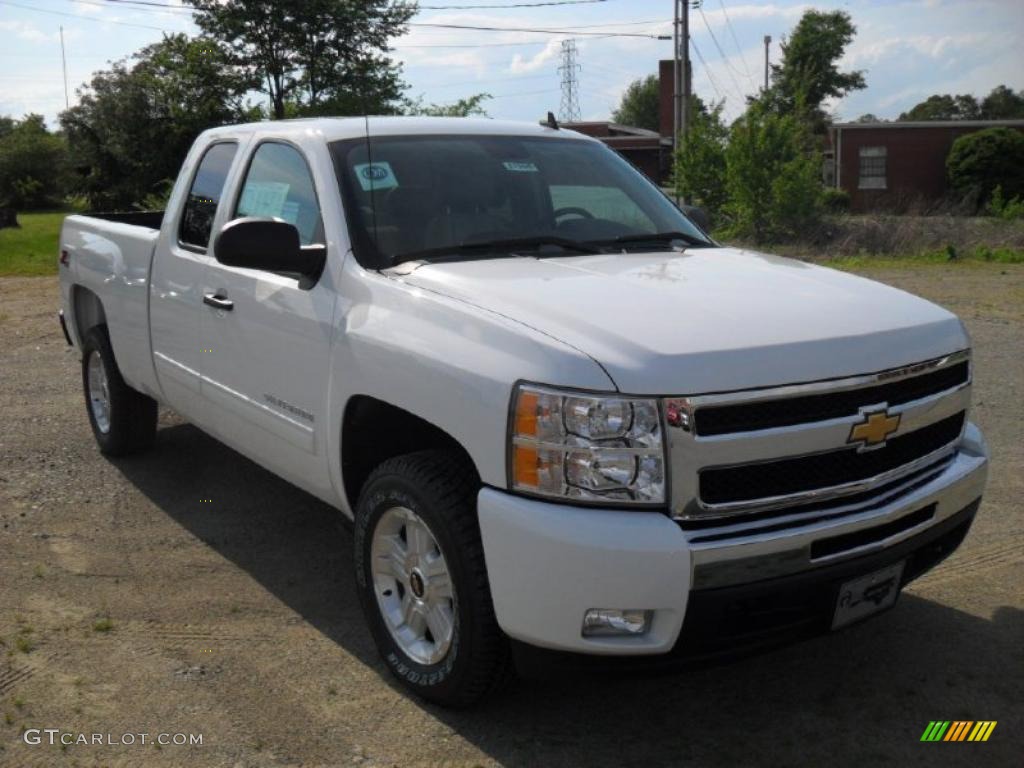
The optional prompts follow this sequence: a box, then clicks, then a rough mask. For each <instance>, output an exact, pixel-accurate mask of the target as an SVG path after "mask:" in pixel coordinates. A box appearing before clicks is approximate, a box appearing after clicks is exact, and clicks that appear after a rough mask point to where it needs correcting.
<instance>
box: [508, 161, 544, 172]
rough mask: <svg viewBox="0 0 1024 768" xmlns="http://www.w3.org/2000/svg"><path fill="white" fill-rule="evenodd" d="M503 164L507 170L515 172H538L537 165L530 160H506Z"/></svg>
mask: <svg viewBox="0 0 1024 768" xmlns="http://www.w3.org/2000/svg"><path fill="white" fill-rule="evenodd" d="M502 165H503V166H505V170H506V171H512V172H513V173H537V166H536V165H535V164H533V163H531V162H529V161H525V162H524V161H521V160H506V161H505V162H504V163H502Z"/></svg>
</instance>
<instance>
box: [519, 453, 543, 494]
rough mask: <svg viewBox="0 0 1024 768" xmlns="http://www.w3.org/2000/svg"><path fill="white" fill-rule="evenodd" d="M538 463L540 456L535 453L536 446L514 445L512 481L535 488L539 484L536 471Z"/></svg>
mask: <svg viewBox="0 0 1024 768" xmlns="http://www.w3.org/2000/svg"><path fill="white" fill-rule="evenodd" d="M539 464H540V457H539V456H538V455H537V449H536V448H530V447H527V446H523V445H517V446H515V454H514V461H513V463H512V466H513V473H514V477H513V478H512V481H513V482H514V483H515V484H516V485H518V486H526V487H528V488H536V487H537V486H539V485H540V477H539V476H538V472H537V471H538V465H539Z"/></svg>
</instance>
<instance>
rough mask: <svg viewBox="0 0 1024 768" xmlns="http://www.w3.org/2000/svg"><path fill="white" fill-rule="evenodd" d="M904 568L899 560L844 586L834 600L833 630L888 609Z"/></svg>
mask: <svg viewBox="0 0 1024 768" xmlns="http://www.w3.org/2000/svg"><path fill="white" fill-rule="evenodd" d="M905 564H906V561H903V560H901V561H900V562H898V563H894V564H893V565H888V566H886V567H885V568H880V569H879V570H877V571H873V572H871V573H868V574H865V575H864V576H860V577H858V578H856V579H851V580H850V581H847V582H845V583H843V585H842V586H840V587H839V594H838V595H837V596H836V609H835V613H834V614H833V615H832V629H840V628H842V627H845V626H847V625H849V624H853V623H854V622H857V621H860V620H861V619H865V618H867V617H868V616H871V615H872V614H875V613H880V612H881V611H884V610H885V609H887V608H891V607H892V606H893V605H894V604H895V602H896V598H897V597H898V596H899V593H900V585H901V583H902V579H903V567H904V565H905Z"/></svg>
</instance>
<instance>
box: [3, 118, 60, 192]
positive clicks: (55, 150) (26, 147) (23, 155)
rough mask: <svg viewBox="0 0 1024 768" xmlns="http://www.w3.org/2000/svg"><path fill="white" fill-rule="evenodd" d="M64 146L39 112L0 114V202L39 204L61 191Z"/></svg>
mask: <svg viewBox="0 0 1024 768" xmlns="http://www.w3.org/2000/svg"><path fill="white" fill-rule="evenodd" d="M66 155H67V150H66V147H65V145H64V139H63V138H62V137H61V136H59V135H56V134H53V133H51V132H50V131H49V130H47V128H46V122H45V121H44V120H43V117H42V115H25V117H24V118H23V119H21V120H13V119H11V118H7V117H4V118H0V205H5V206H12V207H14V208H42V207H45V206H49V205H53V204H55V203H56V202H58V201H59V200H60V198H61V197H62V195H63V189H62V186H63V181H64V178H65V163H66Z"/></svg>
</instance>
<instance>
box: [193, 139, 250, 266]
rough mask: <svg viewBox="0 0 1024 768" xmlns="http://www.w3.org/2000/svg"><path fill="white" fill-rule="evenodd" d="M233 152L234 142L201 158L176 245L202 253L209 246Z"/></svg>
mask: <svg viewBox="0 0 1024 768" xmlns="http://www.w3.org/2000/svg"><path fill="white" fill-rule="evenodd" d="M237 151H238V145H237V144H236V143H234V142H218V143H217V144H212V145H211V146H210V147H209V148H208V149H207V150H206V152H205V153H204V154H203V158H202V160H200V161H199V166H198V168H197V169H196V174H195V176H194V177H193V178H192V186H191V187H190V188H189V190H188V197H187V198H186V199H185V207H184V210H183V211H182V216H181V223H180V225H179V227H178V242H179V243H180V244H181V245H182V246H184V247H186V248H189V249H190V250H198V251H205V250H206V248H207V246H208V245H209V243H210V235H211V233H212V231H213V219H214V217H215V216H216V215H217V206H218V205H219V204H220V200H221V197H223V195H224V185H225V184H226V183H227V178H228V171H230V170H231V163H232V161H234V159H235V154H236V153H237Z"/></svg>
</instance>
